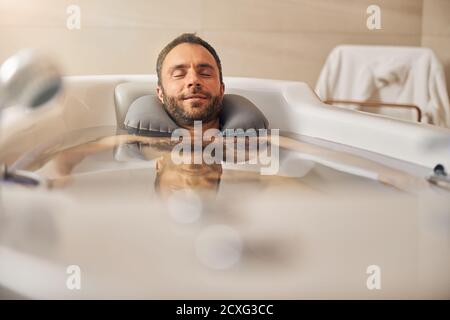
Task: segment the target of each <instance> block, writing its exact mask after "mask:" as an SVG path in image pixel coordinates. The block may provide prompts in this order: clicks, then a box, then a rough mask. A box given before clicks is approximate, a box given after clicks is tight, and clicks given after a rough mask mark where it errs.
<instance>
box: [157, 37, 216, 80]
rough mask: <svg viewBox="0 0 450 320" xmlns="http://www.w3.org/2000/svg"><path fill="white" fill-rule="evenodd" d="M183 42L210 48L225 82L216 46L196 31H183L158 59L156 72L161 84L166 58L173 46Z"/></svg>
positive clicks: (162, 51) (164, 49)
mask: <svg viewBox="0 0 450 320" xmlns="http://www.w3.org/2000/svg"><path fill="white" fill-rule="evenodd" d="M182 43H191V44H198V45H201V46H202V47H204V48H205V49H206V50H208V51H209V53H211V54H212V56H213V57H214V60H216V63H217V67H218V68H219V77H220V83H223V77H222V64H221V63H220V58H219V56H218V55H217V52H216V50H214V48H213V47H212V46H211V45H210V44H209V43H208V42H206V41H205V40H203V39H202V38H200V37H198V36H196V35H195V33H183V34H182V35H180V36H178V37H176V38H175V39H173V40H172V41H171V42H169V44H167V45H166V46H165V47H164V48H163V49H162V50H161V52H160V53H159V55H158V60H157V61H156V74H157V75H158V84H159V85H161V69H162V65H163V62H164V59H166V56H167V54H168V53H169V52H170V51H171V50H172V49H173V48H175V47H176V46H177V45H179V44H182Z"/></svg>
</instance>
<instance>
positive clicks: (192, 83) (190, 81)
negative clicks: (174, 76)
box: [185, 70, 201, 88]
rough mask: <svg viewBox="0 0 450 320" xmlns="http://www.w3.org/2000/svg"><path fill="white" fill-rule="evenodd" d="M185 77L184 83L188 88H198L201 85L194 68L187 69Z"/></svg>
mask: <svg viewBox="0 0 450 320" xmlns="http://www.w3.org/2000/svg"><path fill="white" fill-rule="evenodd" d="M185 79H186V85H187V87H188V88H192V87H197V88H200V87H201V82H200V78H199V77H198V75H197V72H195V70H189V72H188V74H187V76H186V78H185Z"/></svg>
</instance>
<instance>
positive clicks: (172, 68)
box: [157, 43, 224, 126]
mask: <svg viewBox="0 0 450 320" xmlns="http://www.w3.org/2000/svg"><path fill="white" fill-rule="evenodd" d="M157 93H158V97H159V99H160V100H161V102H162V103H163V104H164V106H165V108H166V111H167V112H168V113H169V114H170V115H171V117H172V118H173V119H174V120H175V122H176V123H177V124H178V125H180V126H192V125H193V124H194V121H196V120H200V121H203V123H207V122H210V121H214V120H216V119H217V118H218V116H219V112H220V107H221V104H222V98H223V93H224V85H223V84H222V83H221V82H220V74H219V68H218V66H217V64H216V61H215V60H214V57H213V56H212V54H211V53H209V51H208V50H207V49H206V48H204V47H203V46H201V45H198V44H190V43H182V44H179V45H178V46H176V47H175V48H173V49H172V50H171V51H170V52H169V53H168V54H167V56H166V58H165V59H164V62H163V65H162V68H161V86H158V88H157Z"/></svg>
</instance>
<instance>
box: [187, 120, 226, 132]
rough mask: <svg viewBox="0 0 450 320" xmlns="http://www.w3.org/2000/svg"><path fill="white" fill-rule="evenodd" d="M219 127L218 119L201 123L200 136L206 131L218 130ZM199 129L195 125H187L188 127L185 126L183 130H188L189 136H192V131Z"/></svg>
mask: <svg viewBox="0 0 450 320" xmlns="http://www.w3.org/2000/svg"><path fill="white" fill-rule="evenodd" d="M219 126H220V123H219V118H216V119H214V120H212V121H209V122H203V123H202V134H203V133H204V132H205V131H206V130H208V129H220V128H219ZM199 127H200V126H199V125H197V126H194V125H188V126H185V129H187V130H189V132H190V133H191V135H193V134H194V132H195V131H194V130H195V129H197V130H198V129H199Z"/></svg>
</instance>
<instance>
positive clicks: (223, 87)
mask: <svg viewBox="0 0 450 320" xmlns="http://www.w3.org/2000/svg"><path fill="white" fill-rule="evenodd" d="M224 93H225V84H224V83H221V84H220V94H221V95H222V96H223V94H224Z"/></svg>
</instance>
